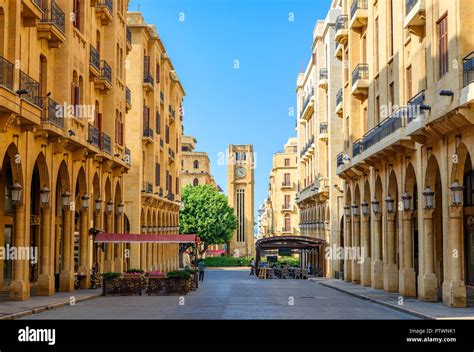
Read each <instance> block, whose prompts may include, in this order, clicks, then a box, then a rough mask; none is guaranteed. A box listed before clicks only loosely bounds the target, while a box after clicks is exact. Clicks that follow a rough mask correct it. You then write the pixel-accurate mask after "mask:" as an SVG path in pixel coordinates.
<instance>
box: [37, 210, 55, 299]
mask: <svg viewBox="0 0 474 352" xmlns="http://www.w3.org/2000/svg"><path fill="white" fill-rule="evenodd" d="M40 232H41V262H40V264H41V267H40V275H39V277H38V295H39V296H51V295H52V294H54V275H52V274H51V271H52V270H51V260H50V252H51V208H50V206H49V205H43V206H42V208H41V231H40Z"/></svg>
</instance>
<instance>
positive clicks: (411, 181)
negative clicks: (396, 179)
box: [405, 163, 418, 210]
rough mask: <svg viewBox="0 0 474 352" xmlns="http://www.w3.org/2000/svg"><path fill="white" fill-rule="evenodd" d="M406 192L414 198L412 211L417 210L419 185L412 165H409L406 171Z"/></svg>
mask: <svg viewBox="0 0 474 352" xmlns="http://www.w3.org/2000/svg"><path fill="white" fill-rule="evenodd" d="M405 192H407V193H409V194H410V196H411V197H412V209H414V210H416V209H417V208H418V206H417V205H418V194H417V193H418V183H417V180H416V173H415V168H414V167H413V164H412V163H409V164H408V165H407V168H406V170H405Z"/></svg>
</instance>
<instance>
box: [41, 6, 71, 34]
mask: <svg viewBox="0 0 474 352" xmlns="http://www.w3.org/2000/svg"><path fill="white" fill-rule="evenodd" d="M65 20H66V15H65V14H64V11H63V10H62V9H61V8H60V7H59V5H58V4H57V3H56V1H54V0H51V2H50V3H49V4H48V3H46V4H45V6H44V7H43V17H42V18H41V20H40V23H52V24H53V25H54V26H56V28H57V29H59V30H60V31H61V33H63V34H64V33H66V21H65Z"/></svg>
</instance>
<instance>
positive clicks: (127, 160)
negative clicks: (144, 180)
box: [124, 148, 132, 165]
mask: <svg viewBox="0 0 474 352" xmlns="http://www.w3.org/2000/svg"><path fill="white" fill-rule="evenodd" d="M124 154H125V157H124V161H125V163H126V164H128V165H131V164H132V152H131V151H130V149H128V148H125V151H124Z"/></svg>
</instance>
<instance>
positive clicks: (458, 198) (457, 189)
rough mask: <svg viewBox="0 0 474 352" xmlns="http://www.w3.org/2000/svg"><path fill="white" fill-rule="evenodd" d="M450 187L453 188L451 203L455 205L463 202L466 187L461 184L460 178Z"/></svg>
mask: <svg viewBox="0 0 474 352" xmlns="http://www.w3.org/2000/svg"><path fill="white" fill-rule="evenodd" d="M449 189H450V190H451V203H452V204H453V205H454V206H460V205H461V204H462V194H463V191H464V187H463V186H461V184H460V183H459V182H458V180H456V181H454V183H453V184H452V185H451V186H449Z"/></svg>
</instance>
